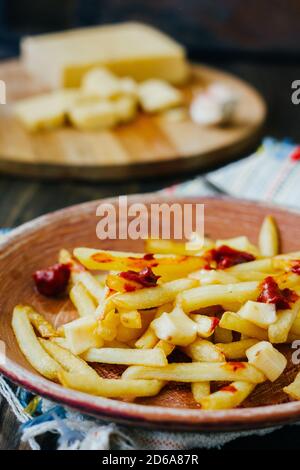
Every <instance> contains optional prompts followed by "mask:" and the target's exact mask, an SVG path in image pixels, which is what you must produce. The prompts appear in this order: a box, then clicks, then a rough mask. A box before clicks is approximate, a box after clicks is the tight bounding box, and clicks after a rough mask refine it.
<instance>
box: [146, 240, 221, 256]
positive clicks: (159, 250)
mask: <svg viewBox="0 0 300 470" xmlns="http://www.w3.org/2000/svg"><path fill="white" fill-rule="evenodd" d="M213 247H214V243H213V242H212V241H211V240H209V239H208V238H204V239H203V240H202V243H201V245H200V246H197V245H196V244H195V248H194V249H193V245H192V244H191V243H189V242H178V241H176V242H175V241H173V240H161V239H154V238H152V239H151V238H149V239H147V240H146V241H145V251H146V253H155V254H163V255H169V254H173V255H184V256H196V255H197V256H199V255H201V254H203V253H204V252H205V251H206V250H209V249H210V248H213Z"/></svg>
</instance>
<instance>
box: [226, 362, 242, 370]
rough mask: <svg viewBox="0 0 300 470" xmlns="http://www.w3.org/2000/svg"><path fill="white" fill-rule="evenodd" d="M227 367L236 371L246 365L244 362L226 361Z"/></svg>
mask: <svg viewBox="0 0 300 470" xmlns="http://www.w3.org/2000/svg"><path fill="white" fill-rule="evenodd" d="M225 367H228V369H231V370H232V371H233V372H236V371H237V370H241V369H245V367H246V365H245V363H244V362H226V364H225Z"/></svg>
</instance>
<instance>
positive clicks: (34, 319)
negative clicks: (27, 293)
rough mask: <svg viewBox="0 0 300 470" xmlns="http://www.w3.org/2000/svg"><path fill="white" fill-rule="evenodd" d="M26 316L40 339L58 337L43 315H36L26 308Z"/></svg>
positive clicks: (33, 311)
mask: <svg viewBox="0 0 300 470" xmlns="http://www.w3.org/2000/svg"><path fill="white" fill-rule="evenodd" d="M27 312H28V313H27V315H28V318H29V320H30V323H31V324H32V326H33V327H34V328H35V329H36V331H37V332H38V333H39V334H40V336H42V338H54V337H56V336H59V333H58V332H57V331H56V330H55V328H54V327H53V326H52V325H51V323H49V322H48V321H47V320H46V318H45V317H43V315H41V314H40V313H37V312H36V311H35V310H33V309H31V308H30V307H28V310H27Z"/></svg>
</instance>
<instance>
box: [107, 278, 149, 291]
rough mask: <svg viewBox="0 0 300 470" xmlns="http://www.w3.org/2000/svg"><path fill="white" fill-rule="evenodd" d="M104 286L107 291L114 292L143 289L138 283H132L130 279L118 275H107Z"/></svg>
mask: <svg viewBox="0 0 300 470" xmlns="http://www.w3.org/2000/svg"><path fill="white" fill-rule="evenodd" d="M106 285H107V287H108V288H109V289H111V290H114V291H116V292H130V291H135V290H137V289H142V288H143V286H142V285H141V284H140V283H138V282H135V281H132V280H131V279H125V278H123V277H121V276H119V275H118V274H108V275H107V278H106Z"/></svg>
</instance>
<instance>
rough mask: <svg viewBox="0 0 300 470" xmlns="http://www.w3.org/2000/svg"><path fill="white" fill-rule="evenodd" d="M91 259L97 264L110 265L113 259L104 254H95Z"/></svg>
mask: <svg viewBox="0 0 300 470" xmlns="http://www.w3.org/2000/svg"><path fill="white" fill-rule="evenodd" d="M91 258H92V259H93V260H94V261H96V262H97V263H111V262H112V261H113V259H112V258H111V256H108V255H107V254H105V253H95V254H94V255H92V256H91Z"/></svg>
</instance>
